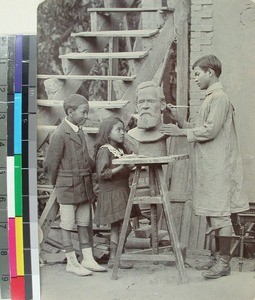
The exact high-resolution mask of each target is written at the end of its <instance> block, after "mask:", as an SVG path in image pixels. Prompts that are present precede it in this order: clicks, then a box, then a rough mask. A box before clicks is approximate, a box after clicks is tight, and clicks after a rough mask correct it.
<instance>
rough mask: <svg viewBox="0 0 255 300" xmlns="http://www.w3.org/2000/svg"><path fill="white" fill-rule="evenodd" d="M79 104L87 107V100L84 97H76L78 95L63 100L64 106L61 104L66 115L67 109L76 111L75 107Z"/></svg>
mask: <svg viewBox="0 0 255 300" xmlns="http://www.w3.org/2000/svg"><path fill="white" fill-rule="evenodd" d="M81 104H88V105H89V102H88V100H87V99H86V98H85V97H84V96H82V95H78V94H73V95H70V96H69V97H67V98H66V99H65V100H64V104H63V106H64V110H65V113H66V115H67V113H68V109H69V108H71V109H72V110H76V109H77V107H78V106H79V105H81Z"/></svg>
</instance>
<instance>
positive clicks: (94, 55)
mask: <svg viewBox="0 0 255 300" xmlns="http://www.w3.org/2000/svg"><path fill="white" fill-rule="evenodd" d="M147 55H148V51H135V52H91V53H75V52H73V53H68V54H63V55H59V58H63V59H111V58H125V59H140V58H144V57H145V56H147Z"/></svg>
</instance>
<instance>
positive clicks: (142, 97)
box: [136, 81, 166, 129]
mask: <svg viewBox="0 0 255 300" xmlns="http://www.w3.org/2000/svg"><path fill="white" fill-rule="evenodd" d="M136 105H137V112H138V122H137V127H138V128H143V129H152V128H155V127H157V126H158V125H159V124H160V123H161V122H162V120H161V114H162V112H163V110H164V109H165V108H166V102H165V96H164V93H163V89H162V88H161V87H160V86H158V85H157V84H156V83H155V82H153V81H146V82H143V83H140V84H139V85H138V86H137V89H136Z"/></svg>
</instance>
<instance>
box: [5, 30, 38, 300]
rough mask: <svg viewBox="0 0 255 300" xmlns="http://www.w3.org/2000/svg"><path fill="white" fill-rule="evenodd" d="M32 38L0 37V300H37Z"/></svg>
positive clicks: (34, 83)
mask: <svg viewBox="0 0 255 300" xmlns="http://www.w3.org/2000/svg"><path fill="white" fill-rule="evenodd" d="M36 51H37V43H36V36H29V35H23V36H22V35H17V36H0V276H1V277H0V279H1V280H0V298H1V299H15V300H16V299H18V300H23V299H24V300H30V299H40V280H39V254H38V215H37V183H36V177H37V176H36V165H37V162H36Z"/></svg>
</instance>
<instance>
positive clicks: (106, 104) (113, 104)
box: [37, 99, 129, 109]
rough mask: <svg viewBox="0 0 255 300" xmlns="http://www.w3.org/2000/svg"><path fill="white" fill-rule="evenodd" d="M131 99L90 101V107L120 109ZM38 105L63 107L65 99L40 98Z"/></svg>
mask: <svg viewBox="0 0 255 300" xmlns="http://www.w3.org/2000/svg"><path fill="white" fill-rule="evenodd" d="M128 102H129V101H128V100H116V101H89V107H90V108H105V109H119V108H123V107H124V106H125V105H126V104H127V103H128ZM37 105H39V106H45V107H63V100H43V99H38V100H37Z"/></svg>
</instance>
